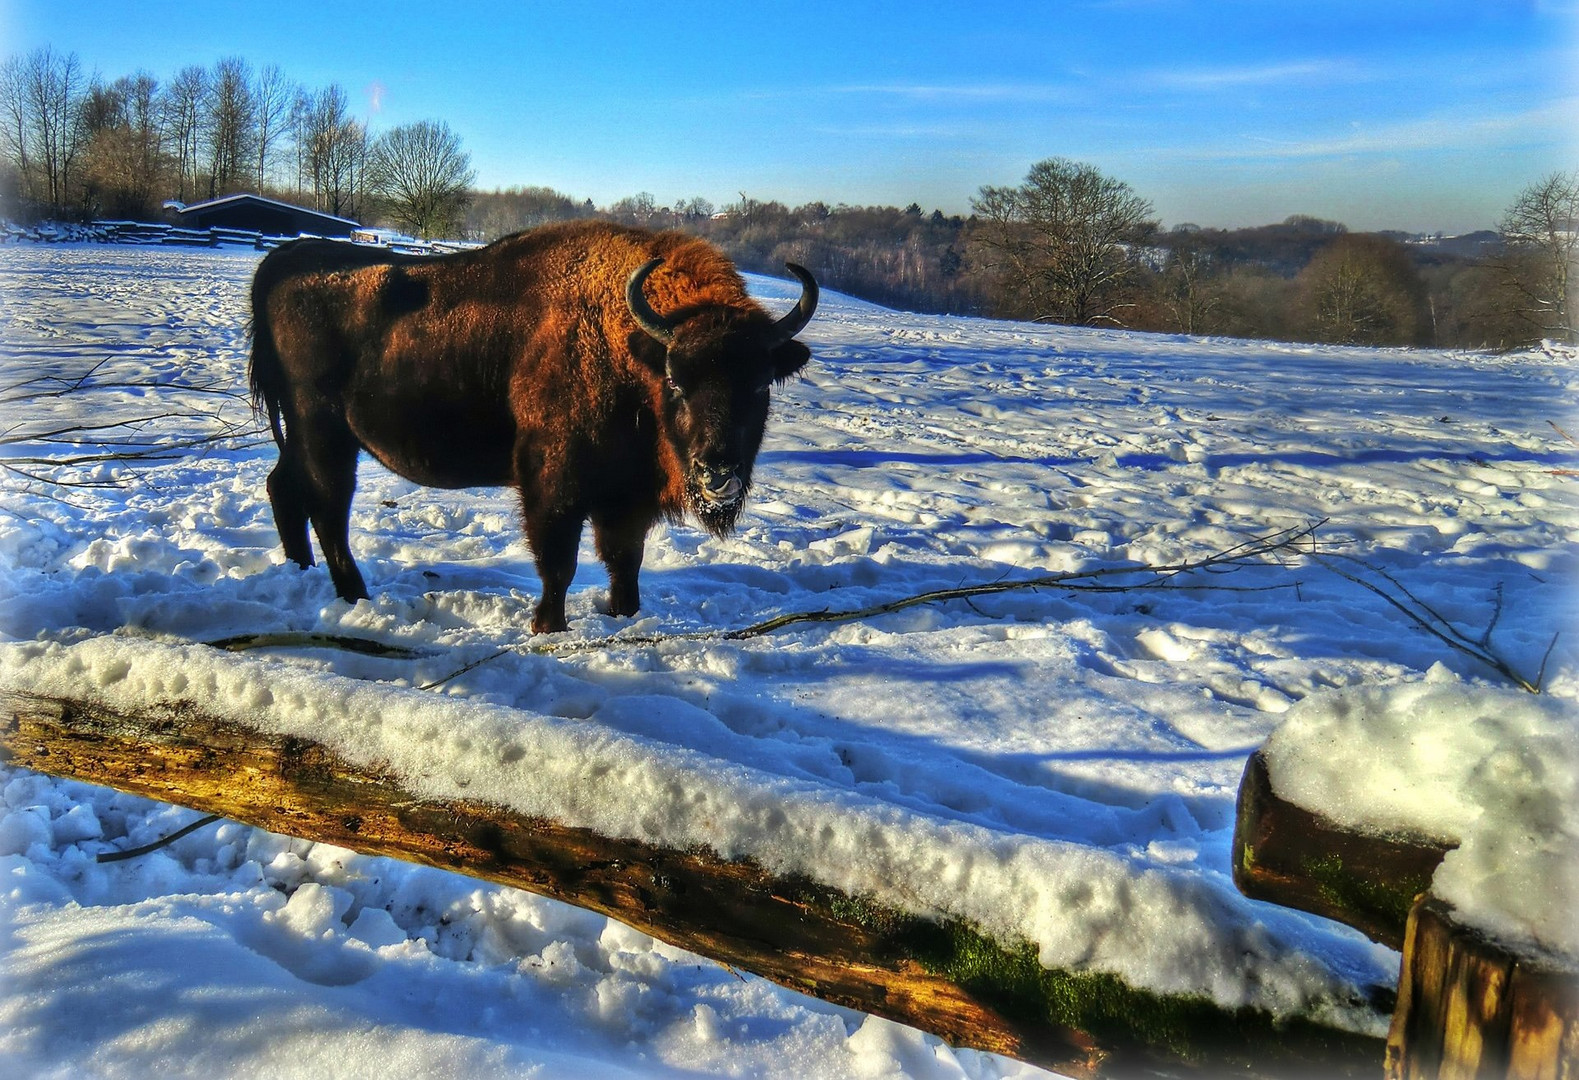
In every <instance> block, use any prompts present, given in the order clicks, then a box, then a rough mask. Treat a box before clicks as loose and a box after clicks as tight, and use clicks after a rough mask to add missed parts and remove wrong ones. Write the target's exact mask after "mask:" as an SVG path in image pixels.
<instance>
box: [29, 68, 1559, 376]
mask: <svg viewBox="0 0 1579 1080" xmlns="http://www.w3.org/2000/svg"><path fill="white" fill-rule="evenodd" d="M471 184H472V173H471V170H470V165H469V156H468V155H467V154H466V153H465V152H464V150H463V149H462V148H461V146H460V140H459V137H458V136H457V135H456V134H455V133H453V132H451V131H450V130H449V129H448V127H447V126H446V125H444V124H443V123H442V122H435V121H423V122H421V123H418V124H412V125H406V126H404V127H402V128H396V129H392V130H390V131H386V132H383V133H382V134H380V135H379V136H378V137H377V138H372V137H370V136H369V133H368V131H367V129H366V127H365V125H363V124H362V123H360V122H359V121H357V120H355V119H354V118H353V117H352V116H351V115H350V109H349V107H348V103H347V95H346V94H345V92H344V90H343V89H342V88H341V87H339V86H338V85H332V86H328V87H324V88H319V89H309V88H305V87H302V86H300V85H298V84H296V83H293V82H291V81H290V80H289V79H287V78H286V77H285V76H284V74H283V73H282V72H280V71H279V69H278V68H274V67H267V68H264V69H261V70H257V71H254V70H253V69H252V68H251V67H250V66H249V65H248V64H247V63H246V61H244V60H241V59H239V58H229V59H225V60H221V61H219V62H218V63H216V64H214V65H213V66H212V67H209V68H204V67H199V66H188V67H186V68H183V69H182V70H181V71H180V72H179V73H177V75H176V76H175V77H174V78H172V79H170V80H168V81H165V82H161V81H160V80H158V79H156V78H155V77H154V76H152V75H150V74H148V73H146V72H137V73H135V74H133V75H130V76H124V77H121V78H118V79H115V80H114V81H110V82H106V81H105V80H104V79H102V78H101V77H99V76H98V75H96V74H95V75H92V76H89V75H87V74H86V73H85V72H84V71H83V70H82V68H81V65H80V63H79V62H78V60H77V58H76V56H75V55H74V54H64V55H63V54H60V53H57V52H55V51H54V50H53V49H50V48H47V47H46V48H42V49H37V50H34V51H33V52H32V53H29V54H27V55H18V56H12V57H10V58H8V59H7V60H5V61H4V62H3V63H0V213H3V214H4V215H5V216H6V217H8V218H10V219H12V220H18V221H30V220H31V221H36V220H41V219H46V218H54V219H63V220H79V221H81V220H90V219H95V218H106V217H110V218H119V219H132V220H144V221H155V220H159V219H160V217H161V216H162V207H163V204H164V202H165V201H166V200H170V199H175V200H180V201H191V200H194V199H202V198H213V197H218V196H222V195H227V194H232V193H235V192H238V191H255V192H258V193H260V194H265V195H269V196H272V197H275V198H279V199H282V200H285V201H290V202H296V203H298V204H301V205H305V206H310V207H313V208H315V209H319V210H325V211H328V212H330V213H333V214H336V215H339V216H343V217H351V218H355V219H357V220H359V221H361V222H363V223H364V224H388V225H393V226H396V227H400V228H404V229H407V230H412V231H414V232H416V233H417V234H419V235H422V236H425V237H441V236H447V237H449V238H451V239H468V240H484V241H485V240H491V239H494V238H497V237H499V236H503V235H505V234H507V233H510V232H514V231H518V230H520V229H523V228H531V227H533V226H536V225H540V224H543V223H546V222H551V221H561V220H568V219H572V218H580V217H589V216H595V217H603V218H609V219H613V220H617V221H624V222H628V223H632V224H638V225H644V226H649V227H658V228H677V229H682V230H685V231H687V232H691V233H694V234H697V235H700V236H704V237H706V238H708V239H709V240H711V241H712V242H714V243H716V244H717V245H718V246H719V247H721V248H722V249H723V250H724V251H725V252H727V253H728V254H729V255H730V256H731V257H732V258H733V259H734V260H735V261H736V262H737V263H738V264H739V265H740V266H741V267H742V268H744V269H746V270H751V271H758V272H766V273H780V272H782V268H783V264H784V263H785V262H786V261H793V262H797V263H800V264H802V265H804V266H807V267H809V268H810V269H811V270H812V271H813V272H814V273H815V274H816V275H817V277H818V279H819V280H820V281H822V282H823V283H824V284H825V285H826V286H827V287H829V288H832V289H837V290H839V291H842V292H846V293H849V294H851V295H854V296H857V297H862V298H865V299H869V300H873V301H876V302H878V303H882V304H886V305H890V306H894V307H901V308H906V309H910V310H916V311H924V312H934V313H955V314H976V315H989V316H1002V317H1012V318H1024V319H1037V320H1042V321H1047V322H1061V323H1073V324H1085V325H1098V326H1122V327H1129V328H1134V329H1141V330H1152V331H1163V332H1174V333H1187V334H1226V335H1234V336H1244V337H1259V338H1274V339H1283V340H1295V341H1313V342H1350V343H1362V344H1371V345H1437V346H1446V347H1477V348H1478V347H1490V348H1511V347H1516V346H1521V345H1526V344H1529V343H1531V342H1535V341H1539V340H1541V339H1542V338H1555V339H1558V340H1566V341H1572V340H1574V338H1575V333H1574V319H1573V315H1574V311H1575V304H1574V301H1573V295H1572V290H1573V283H1572V282H1571V281H1570V274H1571V270H1572V267H1573V266H1574V261H1575V256H1576V255H1579V227H1576V219H1579V173H1575V174H1555V175H1553V176H1550V177H1547V178H1546V179H1544V180H1541V181H1537V182H1535V183H1533V184H1531V186H1530V187H1529V188H1527V189H1526V190H1525V191H1524V192H1523V193H1522V194H1521V195H1520V196H1519V199H1518V200H1517V201H1516V202H1515V203H1514V204H1513V205H1512V206H1510V207H1509V208H1508V211H1507V213H1506V215H1505V217H1504V219H1503V221H1502V222H1500V223H1499V225H1498V229H1497V231H1495V232H1492V231H1488V232H1485V233H1480V234H1475V235H1474V236H1471V237H1465V238H1454V239H1452V240H1445V239H1441V238H1435V239H1432V238H1420V237H1411V236H1404V235H1402V234H1397V233H1351V232H1349V231H1348V230H1347V229H1346V228H1345V227H1344V226H1343V225H1342V224H1339V223H1336V222H1330V221H1322V220H1318V219H1315V218H1311V217H1307V216H1295V217H1291V218H1289V219H1288V220H1286V221H1284V222H1282V223H1281V224H1276V225H1265V226H1259V227H1256V228H1243V229H1232V230H1222V229H1201V228H1196V227H1194V226H1189V225H1180V226H1176V227H1174V228H1172V229H1167V230H1163V229H1162V228H1160V226H1159V224H1158V223H1157V221H1156V220H1155V217H1154V215H1153V213H1152V208H1151V205H1150V203H1149V202H1147V201H1146V200H1145V199H1144V198H1142V197H1141V196H1140V195H1139V194H1137V193H1136V192H1134V191H1133V190H1131V189H1130V187H1129V185H1127V184H1125V183H1124V182H1122V181H1120V180H1117V179H1115V178H1112V177H1108V176H1105V175H1103V174H1102V173H1101V172H1099V171H1098V170H1097V169H1095V168H1094V167H1093V166H1090V165H1087V164H1083V163H1078V162H1072V161H1068V160H1065V159H1062V158H1050V159H1048V160H1046V161H1042V162H1038V163H1037V164H1035V165H1033V166H1032V167H1031V170H1030V172H1029V173H1028V174H1027V176H1026V178H1025V180H1024V182H1023V183H1021V184H1019V185H1017V186H1013V187H993V186H985V187H982V188H981V189H980V190H979V191H978V192H977V194H976V197H975V198H973V199H972V200H971V211H972V212H971V213H970V214H969V215H959V214H952V215H946V214H944V213H942V212H940V211H938V210H931V211H926V210H923V209H922V207H920V206H919V205H916V204H911V205H910V206H907V207H905V208H903V209H900V208H897V207H886V206H845V205H837V206H828V205H827V204H825V203H822V202H813V203H808V204H806V205H804V206H797V207H788V206H785V205H783V204H781V203H778V202H774V201H771V200H760V199H756V198H751V197H749V196H748V195H746V194H744V193H742V194H741V195H740V198H739V199H738V200H737V201H736V202H733V203H730V204H729V205H727V206H723V207H715V206H713V205H712V204H711V203H709V202H708V201H707V200H706V199H704V198H700V197H691V198H686V199H681V200H677V201H676V202H674V203H673V204H671V205H667V206H665V205H660V204H659V203H658V202H657V201H656V200H655V199H654V198H653V196H652V195H650V194H647V193H640V194H636V195H632V196H630V197H627V198H623V199H620V200H618V201H617V202H615V203H613V204H611V205H608V206H603V207H599V206H595V205H594V204H593V203H592V201H591V200H588V199H578V198H575V197H573V196H570V195H566V194H563V193H561V192H557V191H553V190H551V189H548V188H543V187H521V188H512V189H510V190H504V191H490V192H484V191H477V190H474V189H473V188H472V186H471Z"/></svg>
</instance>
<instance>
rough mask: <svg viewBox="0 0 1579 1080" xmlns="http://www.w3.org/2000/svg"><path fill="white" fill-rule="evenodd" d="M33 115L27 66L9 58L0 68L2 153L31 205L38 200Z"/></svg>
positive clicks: (19, 59)
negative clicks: (29, 103) (32, 132)
mask: <svg viewBox="0 0 1579 1080" xmlns="http://www.w3.org/2000/svg"><path fill="white" fill-rule="evenodd" d="M31 131H32V111H31V109H30V108H29V107H28V96H27V62H26V61H25V60H24V59H23V58H22V57H21V56H20V55H15V56H9V57H7V58H6V60H5V63H4V64H0V152H3V153H4V155H5V159H6V162H7V163H8V164H9V165H10V166H11V168H12V170H14V174H15V182H16V194H17V195H18V196H19V197H21V198H23V199H27V200H29V201H36V200H37V199H38V191H37V189H36V186H35V183H34V171H33V162H32V154H31V152H30V150H29V146H30V143H31V141H32V140H31Z"/></svg>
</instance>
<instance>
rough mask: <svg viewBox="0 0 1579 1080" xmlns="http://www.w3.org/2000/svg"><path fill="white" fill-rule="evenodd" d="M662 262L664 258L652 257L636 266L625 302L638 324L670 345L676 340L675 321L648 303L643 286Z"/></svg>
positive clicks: (652, 335)
mask: <svg viewBox="0 0 1579 1080" xmlns="http://www.w3.org/2000/svg"><path fill="white" fill-rule="evenodd" d="M662 262H663V260H662V259H651V260H649V261H647V262H645V263H642V264H641V265H640V266H638V267H637V268H636V270H635V271H634V272H633V273H632V274H631V276H630V280H628V281H626V283H625V303H626V305H627V306H629V307H630V309H631V315H632V316H633V317H634V318H635V319H636V325H637V326H639V327H641V328H642V330H643V331H645V332H646V333H647V334H648V335H649V336H651V337H653V338H656V339H657V340H658V341H660V342H662V343H663V344H664V345H668V344H669V342H671V341H673V340H674V323H673V322H672V321H670V320H669V319H666V318H664V317H663V316H662V315H659V314H658V313H657V312H656V311H654V310H653V309H652V305H651V304H649V303H647V294H646V293H644V292H643V291H642V286H644V285H646V284H647V275H648V274H650V273H652V272H653V271H654V270H656V269H658V266H659V264H660V263H662Z"/></svg>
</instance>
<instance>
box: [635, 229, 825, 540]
mask: <svg viewBox="0 0 1579 1080" xmlns="http://www.w3.org/2000/svg"><path fill="white" fill-rule="evenodd" d="M661 262H663V260H662V259H654V260H652V261H651V262H649V263H647V264H646V265H644V266H642V267H640V268H639V269H638V270H636V272H635V273H633V274H631V276H630V280H629V282H628V283H627V285H626V289H625V299H626V302H627V303H628V304H629V305H630V310H631V315H632V316H633V317H634V318H635V319H636V325H637V326H639V327H640V328H641V329H642V331H643V332H645V333H646V334H647V335H648V336H650V337H652V338H654V339H656V340H657V341H658V343H659V344H661V345H662V346H663V347H664V361H663V365H664V368H663V374H664V392H665V404H664V407H665V410H666V417H665V419H666V420H667V423H666V425H665V426H666V428H667V430H668V432H669V435H670V438H671V439H672V440H673V442H674V448H675V452H676V453H677V454H678V455H679V457H680V460H681V461H683V462H685V468H686V470H687V471H686V478H685V496H686V502H687V504H688V505H689V508H690V509H691V510H692V511H693V512H695V514H696V516H697V517H698V519H700V521H701V522H702V524H703V526H704V527H706V528H707V529H708V531H710V532H712V533H714V534H715V535H719V536H722V535H723V534H724V533H726V532H728V531H729V530H730V529H731V528H733V527H734V524H735V518H736V517H737V516H738V515H739V513H740V507H741V505H742V503H743V502H744V501H745V497H746V492H747V491H748V490H749V489H750V487H751V467H752V464H753V463H754V462H755V461H756V457H757V448H758V447H759V446H761V445H762V432H763V430H764V429H765V428H766V426H767V419H768V397H769V389H770V388H771V387H772V386H773V384H774V383H778V382H782V381H784V380H785V379H787V378H789V377H790V376H791V375H793V374H794V373H795V372H797V371H799V370H800V369H801V367H802V366H804V365H805V363H806V361H807V360H809V359H810V358H811V353H810V351H809V350H808V349H807V348H806V346H804V345H802V344H801V343H800V342H798V341H796V340H794V339H795V335H796V334H798V333H800V332H801V329H802V328H803V327H805V325H806V323H807V322H808V321H809V320H810V319H811V316H812V313H813V312H814V311H816V310H817V282H816V280H815V279H813V278H812V276H811V272H810V271H808V270H807V269H806V268H805V267H801V266H796V265H795V264H794V263H785V266H786V267H788V269H789V271H790V273H792V274H794V275H795V276H796V277H797V278H799V279H800V282H801V297H800V302H799V303H797V304H796V305H795V309H794V310H793V311H791V312H790V313H789V314H788V315H785V316H784V317H783V318H781V319H779V320H778V321H777V322H774V321H773V320H772V319H771V318H770V317H768V316H766V315H764V314H763V313H762V312H761V311H760V310H759V309H755V308H753V309H751V310H742V309H740V308H736V307H728V306H720V307H704V308H699V309H697V310H695V311H691V312H686V313H683V314H676V315H671V316H669V317H665V316H662V315H659V314H658V313H657V312H655V311H654V310H653V309H652V306H651V305H650V304H648V302H647V297H646V294H645V293H644V292H643V291H642V286H643V284H644V283H645V282H646V280H647V275H648V274H650V273H652V272H653V270H654V269H656V268H657V267H658V265H659V264H660V263H661Z"/></svg>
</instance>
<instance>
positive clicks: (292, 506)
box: [269, 409, 367, 603]
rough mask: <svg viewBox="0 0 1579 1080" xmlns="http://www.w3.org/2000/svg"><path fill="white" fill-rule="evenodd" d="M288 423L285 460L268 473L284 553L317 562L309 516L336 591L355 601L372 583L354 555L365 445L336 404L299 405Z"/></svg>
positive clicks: (299, 560)
mask: <svg viewBox="0 0 1579 1080" xmlns="http://www.w3.org/2000/svg"><path fill="white" fill-rule="evenodd" d="M293 420H294V423H290V424H288V425H287V427H286V445H285V449H284V450H283V451H282V452H281V454H280V464H279V465H278V466H277V467H276V468H275V470H274V472H273V473H272V474H271V475H270V476H269V499H270V502H271V503H272V504H273V506H274V523H275V525H276V526H278V528H279V530H280V540H281V541H282V542H283V543H284V545H285V555H286V557H287V558H290V559H293V560H295V561H296V563H298V564H299V565H301V566H311V565H312V549H311V548H310V547H309V546H308V543H307V529H306V522H307V521H311V522H312V528H313V532H314V533H315V534H316V535H317V537H318V546H319V547H320V548H322V549H323V560H324V562H325V563H327V564H328V566H329V577H330V579H331V580H332V581H333V582H334V591H335V592H336V593H337V594H339V595H340V596H341V597H342V598H343V599H346V600H349V601H351V602H352V603H355V602H356V601H358V600H362V599H365V598H366V597H367V583H366V582H365V581H363V580H362V572H361V571H360V570H358V569H357V566H356V560H355V559H353V558H352V557H351V540H350V531H351V499H352V497H353V496H354V495H355V494H356V457H357V454H358V452H359V451H360V449H361V446H360V444H359V443H358V442H357V441H356V436H355V435H353V434H352V433H351V429H350V427H349V426H347V424H346V422H345V418H344V417H342V416H340V415H339V414H338V413H336V412H335V411H333V410H332V409H318V410H315V411H313V412H306V411H305V410H302V411H299V412H297V413H296V415H295V416H294V417H293Z"/></svg>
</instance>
